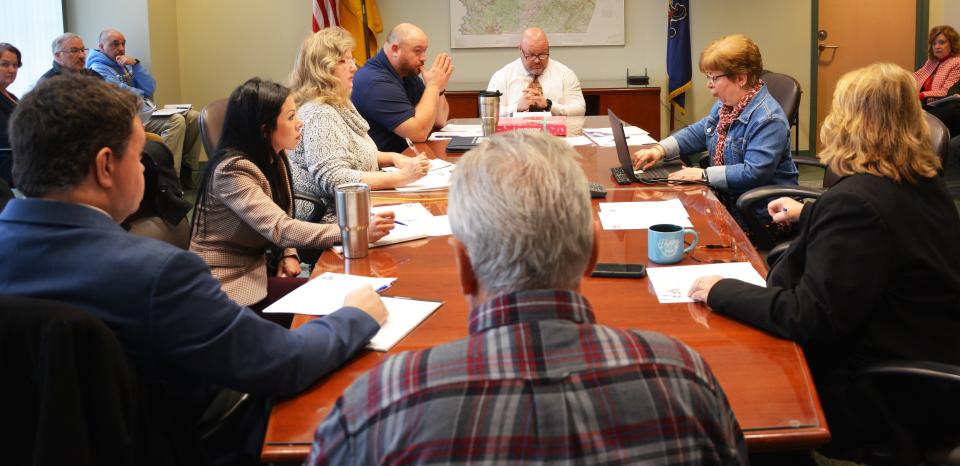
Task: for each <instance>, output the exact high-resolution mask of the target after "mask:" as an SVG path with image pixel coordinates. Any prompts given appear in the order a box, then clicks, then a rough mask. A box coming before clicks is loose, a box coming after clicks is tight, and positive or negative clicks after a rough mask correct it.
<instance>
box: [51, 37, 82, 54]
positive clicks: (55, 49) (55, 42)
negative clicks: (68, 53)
mask: <svg viewBox="0 0 960 466" xmlns="http://www.w3.org/2000/svg"><path fill="white" fill-rule="evenodd" d="M73 38H78V39H80V40H83V39H82V38H80V36H78V35H76V34H74V33H72V32H65V33H63V34H60V35H59V36H57V38H56V39H53V43H52V44H50V48H51V49H52V50H53V53H57V52H59V51H60V47H62V46H63V43H64V42H66V41H68V40H70V39H73Z"/></svg>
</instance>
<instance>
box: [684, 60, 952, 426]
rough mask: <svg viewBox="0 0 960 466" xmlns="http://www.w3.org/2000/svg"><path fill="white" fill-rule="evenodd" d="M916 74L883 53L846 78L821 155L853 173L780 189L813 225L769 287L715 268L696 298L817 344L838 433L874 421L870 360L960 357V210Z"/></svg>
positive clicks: (810, 354) (791, 215)
mask: <svg viewBox="0 0 960 466" xmlns="http://www.w3.org/2000/svg"><path fill="white" fill-rule="evenodd" d="M916 95H917V87H916V85H915V83H914V80H913V79H911V76H910V73H909V72H908V71H907V70H904V69H902V68H900V67H898V66H896V65H892V64H874V65H870V66H868V67H865V68H861V69H859V70H855V71H852V72H850V73H847V74H846V75H845V76H843V77H842V78H841V79H840V81H839V82H838V83H837V88H836V91H835V92H834V95H833V104H832V109H831V112H830V114H829V115H828V116H827V118H826V120H825V121H824V123H823V126H822V129H821V130H820V139H821V140H822V142H823V145H824V149H823V151H822V152H821V153H820V158H821V160H822V161H823V162H824V163H825V164H827V166H828V167H829V168H830V169H831V170H833V171H834V173H837V174H838V175H840V176H842V177H843V178H842V179H841V180H840V181H838V182H837V183H836V184H835V185H833V187H831V188H830V190H829V191H827V192H826V193H824V195H823V196H822V197H821V198H820V199H819V200H818V201H817V202H815V203H812V204H801V203H799V202H796V201H794V200H792V199H789V198H780V199H777V200H775V201H773V202H771V203H770V204H769V206H768V209H769V213H770V215H772V216H773V218H774V220H776V221H778V222H791V223H798V226H799V230H800V233H799V237H798V238H797V239H795V240H794V241H793V243H792V244H791V246H790V248H789V249H788V250H787V251H786V252H785V253H784V254H783V257H782V258H781V259H780V260H779V261H778V262H777V263H776V264H775V265H774V267H773V269H772V270H771V271H770V274H769V275H768V276H767V287H766V288H763V287H759V286H755V285H751V284H748V283H744V282H742V281H739V280H732V279H721V277H719V276H709V277H701V278H699V279H697V280H696V282H695V283H694V285H693V287H692V288H691V290H690V296H691V297H692V298H694V299H695V300H697V301H705V302H706V303H707V304H708V305H709V306H710V307H711V308H712V309H713V310H715V311H717V312H720V313H723V314H727V315H730V316H732V317H734V318H736V319H738V320H742V321H744V322H747V323H749V324H751V325H754V326H757V327H759V328H761V329H763V330H766V331H768V332H770V333H772V334H774V335H777V336H779V337H782V338H787V339H791V340H794V341H797V342H798V343H800V344H801V345H802V346H803V349H804V352H805V353H806V355H807V358H808V361H809V363H810V368H811V370H812V371H813V375H814V380H815V382H816V384H817V390H818V392H819V394H820V398H821V400H822V401H823V406H824V411H825V412H826V415H827V421H828V423H829V424H830V430H831V432H832V433H833V438H834V441H836V442H838V443H841V444H844V443H857V442H860V441H862V440H863V439H859V438H857V435H858V434H859V433H861V432H862V430H863V428H864V427H867V426H864V425H860V422H859V420H858V417H857V416H855V415H853V414H852V413H851V412H848V411H847V410H848V409H849V408H848V407H847V403H848V400H846V399H845V398H844V392H845V390H846V389H847V386H848V384H849V383H850V380H851V377H852V376H853V375H855V374H856V373H857V372H858V371H859V370H860V369H862V368H863V367H865V366H866V365H868V364H871V363H874V362H879V361H887V360H894V359H912V360H929V361H939V362H945V363H951V364H960V339H958V338H957V335H960V242H958V241H957V238H960V217H958V215H957V208H956V206H954V204H953V200H952V199H951V198H950V196H949V194H948V193H947V189H946V187H945V185H944V183H943V180H942V179H941V178H940V177H939V176H937V169H938V168H939V167H940V158H939V156H937V155H936V154H935V153H934V152H933V148H932V146H931V143H930V136H929V129H928V126H927V124H926V122H925V121H924V119H923V118H922V114H921V109H920V102H919V100H918V99H917V98H916Z"/></svg>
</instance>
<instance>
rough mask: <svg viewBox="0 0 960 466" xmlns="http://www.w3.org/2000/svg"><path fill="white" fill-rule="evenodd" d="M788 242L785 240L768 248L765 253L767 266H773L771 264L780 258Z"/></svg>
mask: <svg viewBox="0 0 960 466" xmlns="http://www.w3.org/2000/svg"><path fill="white" fill-rule="evenodd" d="M790 243H791V242H790V241H785V242H783V243H780V244H778V245H776V246H774V247H773V248H771V249H770V252H768V253H767V267H769V268H771V269H772V268H773V265H774V264H776V263H777V261H778V260H780V256H783V253H785V252H787V249H788V248H789V247H790Z"/></svg>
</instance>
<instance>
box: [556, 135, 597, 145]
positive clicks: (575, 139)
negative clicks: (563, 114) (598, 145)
mask: <svg viewBox="0 0 960 466" xmlns="http://www.w3.org/2000/svg"><path fill="white" fill-rule="evenodd" d="M563 140H564V141H566V142H567V144H570V145H571V146H592V145H593V141H592V140H591V139H590V138H588V137H586V136H567V137H565V138H563Z"/></svg>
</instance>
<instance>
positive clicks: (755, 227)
mask: <svg viewBox="0 0 960 466" xmlns="http://www.w3.org/2000/svg"><path fill="white" fill-rule="evenodd" d="M822 194H823V191H821V190H818V189H813V188H806V187H803V186H782V185H773V186H761V187H759V188H753V189H751V190H749V191H747V192H745V193H743V194H741V195H740V197H739V198H738V199H737V210H739V211H740V216H741V217H743V220H744V221H745V222H746V223H747V227H749V228H750V232H751V233H753V238H754V242H755V244H756V246H757V249H759V250H761V251H769V250H771V249H772V248H773V247H774V246H776V242H775V241H774V239H773V236H772V235H770V233H769V232H768V231H767V229H766V228H764V227H763V225H762V224H761V223H760V220H759V219H757V216H756V215H755V214H754V208H755V204H757V203H758V202H762V201H765V200H767V199H770V198H775V197H782V196H787V197H798V198H801V199H819V198H820V196H821V195H822Z"/></svg>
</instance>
